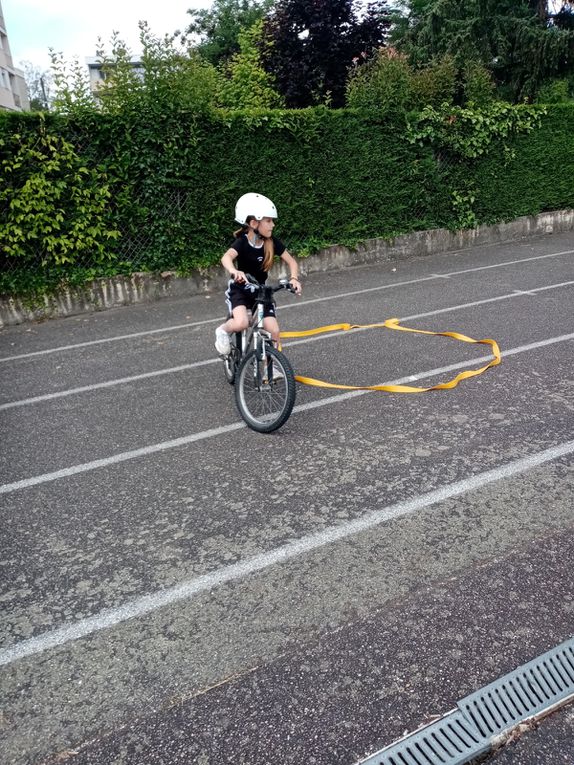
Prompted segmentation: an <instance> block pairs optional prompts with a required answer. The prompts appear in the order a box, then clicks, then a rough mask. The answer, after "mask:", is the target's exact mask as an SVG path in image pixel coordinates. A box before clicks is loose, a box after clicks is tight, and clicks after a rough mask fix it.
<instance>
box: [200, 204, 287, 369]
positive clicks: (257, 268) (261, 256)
mask: <svg viewBox="0 0 574 765" xmlns="http://www.w3.org/2000/svg"><path fill="white" fill-rule="evenodd" d="M275 218H277V209H276V207H275V205H274V204H273V202H272V201H271V200H270V199H268V198H267V197H264V196H263V195H262V194H255V193H253V192H250V193H249V194H244V195H243V196H242V197H240V198H239V199H238V200H237V204H236V205H235V220H236V221H237V223H239V224H241V228H240V229H238V230H237V231H235V232H234V237H235V240H234V241H233V243H232V244H231V246H230V247H229V249H228V250H227V251H226V252H225V254H224V255H223V257H222V258H221V263H222V265H223V267H224V268H225V270H226V271H227V272H228V273H229V276H230V280H229V286H228V288H227V291H226V293H225V300H226V303H227V308H228V310H229V315H230V318H229V319H228V320H227V321H226V322H224V323H223V324H221V326H219V327H217V329H216V330H215V349H216V351H217V352H218V353H219V354H220V355H221V356H227V355H228V353H229V351H230V343H229V335H230V334H232V333H234V332H242V331H243V330H244V329H247V327H248V326H249V317H250V315H251V309H252V308H253V306H254V304H255V297H254V287H253V285H251V284H249V282H248V281H247V279H246V278H245V274H250V275H251V276H252V277H253V278H254V279H257V281H258V282H259V283H260V284H263V283H264V282H265V281H266V280H267V276H268V274H269V271H270V269H271V266H272V265H273V259H274V258H275V257H279V258H281V260H282V261H283V262H284V263H286V264H287V266H288V268H289V273H290V277H289V283H290V284H291V286H292V287H293V289H294V290H295V292H296V294H297V295H300V294H301V282H300V281H299V265H298V263H297V261H296V260H295V258H294V257H293V256H292V255H290V254H289V253H288V252H287V250H286V249H285V245H284V244H283V243H282V242H281V241H279V239H277V238H276V237H274V236H273V228H274V226H275ZM263 327H264V328H265V329H266V330H267V331H268V332H269V333H270V334H271V337H272V339H273V342H274V343H275V345H277V344H278V343H279V324H278V322H277V318H276V317H275V309H274V307H273V306H266V307H265V318H264V319H263Z"/></svg>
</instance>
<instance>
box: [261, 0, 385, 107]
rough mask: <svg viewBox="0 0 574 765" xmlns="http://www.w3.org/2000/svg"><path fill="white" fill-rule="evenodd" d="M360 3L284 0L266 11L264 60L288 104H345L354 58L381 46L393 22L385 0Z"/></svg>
mask: <svg viewBox="0 0 574 765" xmlns="http://www.w3.org/2000/svg"><path fill="white" fill-rule="evenodd" d="M359 9H360V3H359V2H358V0H285V2H282V3H279V4H278V5H277V6H276V7H275V9H274V10H272V11H271V13H270V14H269V15H268V16H267V18H266V21H265V36H266V38H267V39H268V40H270V41H271V42H272V49H271V53H268V52H266V53H264V65H265V68H266V70H267V71H268V72H269V73H270V74H271V75H272V76H273V77H274V79H275V82H276V85H277V88H278V90H279V92H280V93H281V94H282V95H283V97H284V98H285V101H286V104H287V106H288V107H305V106H311V105H313V104H318V103H328V104H330V105H331V106H333V107H340V106H343V105H344V102H345V83H346V80H347V73H348V70H349V68H350V67H351V66H352V65H353V61H355V63H356V62H359V61H361V60H362V59H363V58H365V57H367V56H368V55H369V54H370V53H371V52H372V51H373V50H374V49H376V48H378V47H380V46H381V45H382V44H383V43H384V42H385V40H386V37H387V34H388V30H389V26H390V12H389V10H388V6H387V3H386V2H385V0H374V2H371V3H369V4H368V5H367V7H366V9H365V11H364V12H363V13H360V10H359Z"/></svg>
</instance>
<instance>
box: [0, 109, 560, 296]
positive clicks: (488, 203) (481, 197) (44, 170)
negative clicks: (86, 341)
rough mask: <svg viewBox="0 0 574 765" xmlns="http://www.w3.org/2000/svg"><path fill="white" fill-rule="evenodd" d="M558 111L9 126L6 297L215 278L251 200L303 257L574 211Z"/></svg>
mask: <svg viewBox="0 0 574 765" xmlns="http://www.w3.org/2000/svg"><path fill="white" fill-rule="evenodd" d="M547 111H548V114H547V115H546V116H542V117H540V114H541V113H542V114H543V110H540V109H538V110H537V109H534V110H533V109H532V107H523V106H521V107H514V106H511V105H510V104H496V103H495V104H493V105H492V106H491V107H489V108H488V109H487V110H477V109H468V108H466V109H461V108H460V107H452V106H450V107H448V109H445V110H443V109H433V108H431V107H428V108H427V109H426V110H425V111H423V112H422V113H420V114H418V116H417V115H416V114H407V115H406V116H407V117H408V120H409V125H410V128H409V130H408V131H407V130H406V129H405V114H393V113H391V112H387V113H386V114H383V113H382V112H381V111H379V112H377V111H375V110H369V111H364V110H353V109H345V110H336V109H327V108H324V107H322V108H321V107H317V108H313V109H303V110H269V109H260V110H249V111H247V110H246V111H238V110H236V111H213V112H208V113H207V114H205V115H198V114H197V112H195V111H184V110H181V109H176V108H173V109H171V110H168V109H164V110H163V112H161V113H160V114H157V113H155V112H150V113H148V112H146V111H143V110H142V111H141V112H139V113H135V112H132V111H128V112H122V113H121V114H114V115H104V114H99V113H97V112H90V113H84V114H82V115H77V116H74V117H73V118H72V117H67V118H62V117H59V118H58V117H55V116H54V115H47V116H46V117H45V118H44V119H41V118H39V117H38V116H37V115H24V114H16V113H13V114H10V113H3V114H0V164H1V167H2V171H3V175H2V185H1V187H0V188H1V195H2V196H1V200H0V214H1V215H2V218H1V220H2V229H1V231H2V234H1V236H2V240H1V241H2V255H0V259H1V261H2V266H3V268H2V275H1V277H0V291H10V292H12V293H16V292H26V291H27V290H28V291H29V290H30V289H31V288H32V287H33V288H34V289H47V288H50V289H52V288H54V287H55V286H56V285H57V284H58V283H59V282H62V281H67V282H74V283H78V282H81V280H82V279H85V278H92V277H94V276H97V275H102V276H103V275H112V274H114V273H126V272H129V271H135V270H176V271H178V272H180V273H188V272H189V271H190V270H192V269H195V268H203V267H205V266H208V265H210V264H214V263H218V261H219V259H220V257H221V253H222V252H223V251H224V249H225V248H226V246H227V244H228V242H229V240H230V236H231V232H232V231H233V228H234V227H235V224H234V221H233V209H234V205H235V201H236V200H237V198H238V197H239V196H240V195H241V194H243V193H244V192H245V191H250V190H251V191H258V192H260V193H262V194H265V195H266V196H269V197H270V198H271V199H273V200H274V202H275V203H276V204H277V207H278V210H279V219H278V225H277V234H278V236H279V237H280V238H282V239H284V240H285V242H286V243H287V244H288V246H289V249H290V250H292V251H293V252H295V253H296V254H308V253H310V252H313V251H316V250H317V249H318V248H319V247H321V246H325V245H328V244H345V245H350V246H352V245H354V244H356V243H357V242H360V241H362V240H365V239H368V238H373V237H380V236H386V237H390V236H394V235H396V234H399V233H405V232H409V231H413V230H421V229H427V228H436V227H444V226H446V227H451V228H455V227H457V226H472V225H475V224H477V223H493V222H495V221H497V220H509V219H511V218H513V217H517V216H518V215H527V214H536V213H538V212H541V211H542V210H550V209H559V208H562V207H569V206H570V207H574V186H573V184H572V178H573V177H574V150H573V149H572V140H571V137H572V133H573V132H574V106H571V105H569V104H566V105H557V106H554V107H547ZM539 122H540V124H541V126H540V127H536V126H537V124H538V123H539ZM42 131H44V132H43V133H42ZM42 136H43V137H42ZM39 137H41V140H40V142H39ZM31 177H33V178H34V181H33V183H32V185H28V186H26V182H27V180H29V179H30V178H31ZM253 179H256V180H253ZM34 184H36V185H34ZM18 216H20V217H18ZM117 232H120V236H119V237H118V235H117Z"/></svg>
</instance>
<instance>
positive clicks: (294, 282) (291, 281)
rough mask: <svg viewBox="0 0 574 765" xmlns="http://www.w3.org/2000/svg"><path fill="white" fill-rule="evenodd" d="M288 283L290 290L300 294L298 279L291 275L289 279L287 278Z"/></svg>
mask: <svg viewBox="0 0 574 765" xmlns="http://www.w3.org/2000/svg"><path fill="white" fill-rule="evenodd" d="M289 285H290V287H291V289H292V291H293V292H294V293H295V294H296V295H300V294H301V282H300V281H299V279H296V278H295V277H292V278H291V279H289Z"/></svg>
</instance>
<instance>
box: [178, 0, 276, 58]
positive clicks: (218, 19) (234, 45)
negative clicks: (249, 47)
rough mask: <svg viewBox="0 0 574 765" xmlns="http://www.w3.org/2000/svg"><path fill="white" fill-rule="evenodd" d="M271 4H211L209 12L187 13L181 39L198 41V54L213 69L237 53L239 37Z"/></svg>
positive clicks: (234, 0) (257, 0)
mask: <svg viewBox="0 0 574 765" xmlns="http://www.w3.org/2000/svg"><path fill="white" fill-rule="evenodd" d="M272 2H273V0H215V1H214V3H213V5H212V6H211V8H202V9H201V10H193V9H190V10H189V11H188V13H189V15H190V16H191V18H192V22H191V24H190V25H189V27H188V28H187V29H186V31H185V35H192V36H193V35H195V36H198V37H199V43H198V44H196V48H197V50H198V52H199V53H200V54H201V55H202V56H203V57H204V58H205V59H206V60H207V61H209V62H210V63H212V64H214V65H217V64H220V63H223V62H225V61H227V60H229V59H230V58H231V56H233V55H234V54H235V53H239V33H240V32H241V31H242V30H245V29H250V28H251V27H252V26H253V24H255V22H256V21H259V20H260V19H262V18H263V16H264V15H265V13H266V11H267V10H268V9H269V8H270V7H271V5H272Z"/></svg>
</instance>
